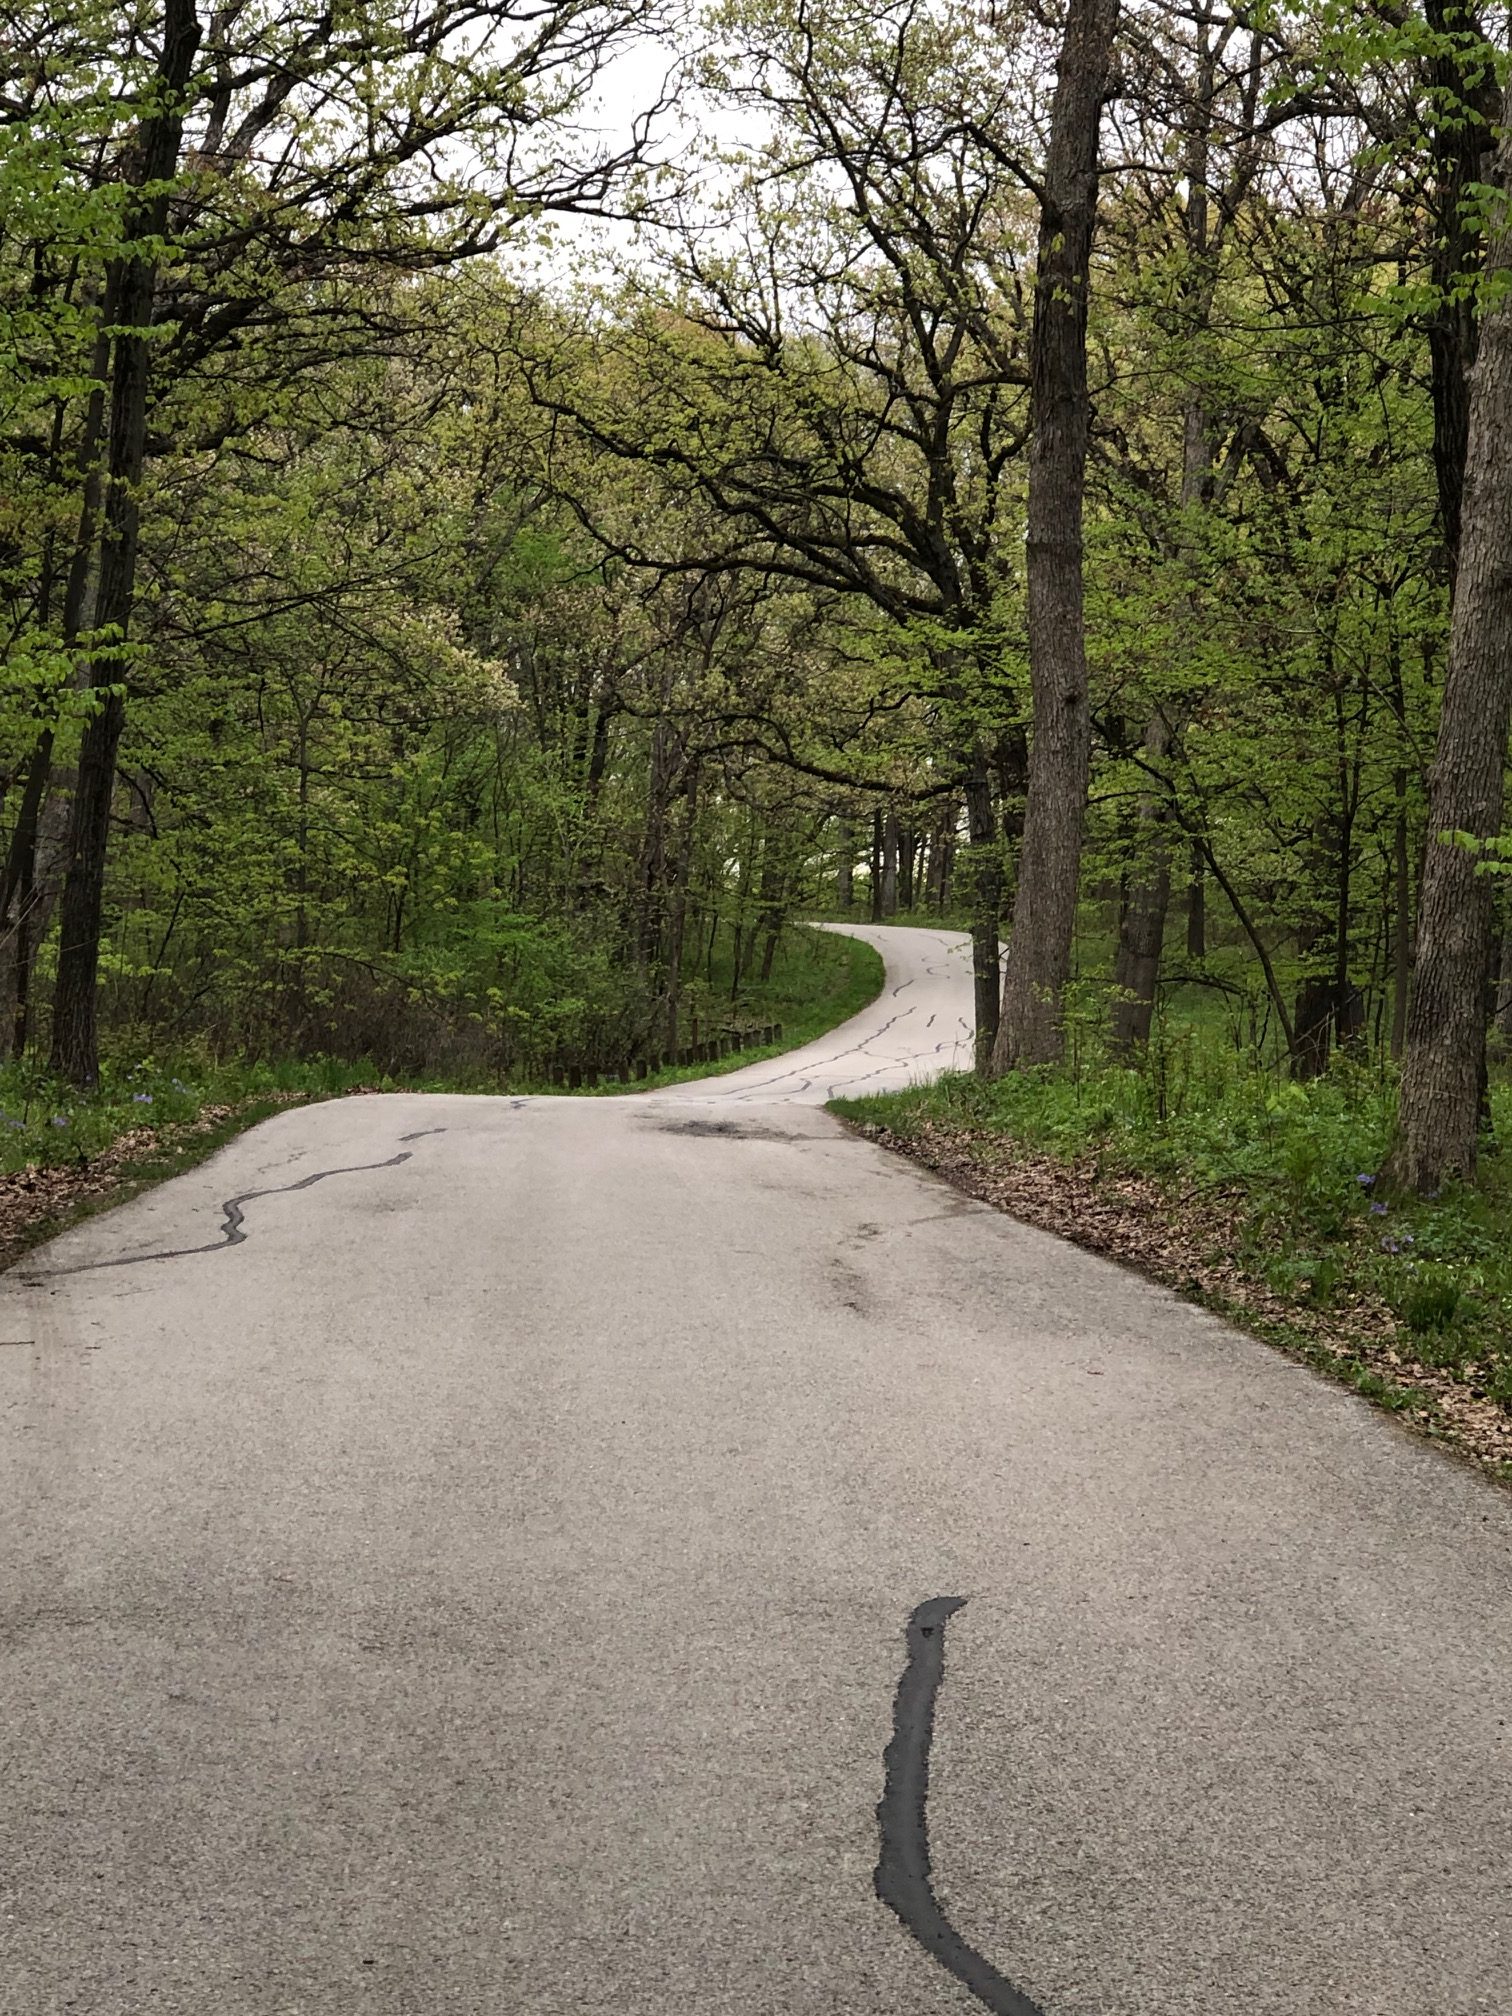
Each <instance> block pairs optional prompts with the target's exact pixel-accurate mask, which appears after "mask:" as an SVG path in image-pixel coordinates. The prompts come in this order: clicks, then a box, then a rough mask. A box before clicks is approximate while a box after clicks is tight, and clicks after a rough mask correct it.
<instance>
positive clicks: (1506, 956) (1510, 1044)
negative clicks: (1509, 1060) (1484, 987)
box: [1495, 923, 1512, 1056]
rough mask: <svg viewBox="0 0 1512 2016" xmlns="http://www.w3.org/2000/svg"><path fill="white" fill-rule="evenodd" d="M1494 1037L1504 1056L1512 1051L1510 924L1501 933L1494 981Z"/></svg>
mask: <svg viewBox="0 0 1512 2016" xmlns="http://www.w3.org/2000/svg"><path fill="white" fill-rule="evenodd" d="M1495 1027H1496V1035H1497V1040H1498V1043H1499V1045H1500V1048H1501V1052H1502V1055H1503V1056H1505V1055H1507V1053H1508V1052H1509V1051H1512V923H1509V924H1508V927H1507V929H1506V930H1505V931H1504V932H1503V933H1502V942H1501V960H1500V963H1499V970H1498V973H1497V980H1496V1022H1495Z"/></svg>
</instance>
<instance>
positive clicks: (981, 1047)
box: [966, 750, 1003, 1077]
mask: <svg viewBox="0 0 1512 2016" xmlns="http://www.w3.org/2000/svg"><path fill="white" fill-rule="evenodd" d="M966 839H967V848H966V863H967V869H966V875H967V889H966V896H967V901H968V902H969V904H970V906H971V990H972V998H973V1002H974V1005H975V1014H976V1039H975V1050H974V1055H975V1065H976V1070H977V1072H978V1074H979V1075H981V1076H984V1077H985V1076H986V1075H987V1073H988V1071H989V1070H990V1069H991V1065H992V1054H993V1045H994V1042H995V1041H996V1038H997V1032H998V1004H999V1001H1000V999H1001V989H1002V985H1003V970H1002V957H1003V955H1002V942H1001V934H1002V915H1003V850H1002V843H1001V841H1000V840H999V838H998V824H997V809H996V807H995V806H994V804H993V801H992V773H991V771H990V770H989V769H988V767H987V758H986V755H985V753H984V752H982V751H981V750H978V752H977V754H976V756H975V757H974V758H973V761H972V764H971V768H970V769H969V770H968V771H967V773H966Z"/></svg>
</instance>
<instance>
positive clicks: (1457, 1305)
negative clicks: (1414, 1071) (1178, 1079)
mask: <svg viewBox="0 0 1512 2016" xmlns="http://www.w3.org/2000/svg"><path fill="white" fill-rule="evenodd" d="M1393 1105H1394V1088H1393V1087H1392V1085H1391V1084H1390V1082H1389V1079H1387V1078H1385V1077H1384V1076H1383V1075H1382V1074H1380V1073H1379V1072H1373V1071H1370V1070H1367V1069H1364V1068H1361V1067H1356V1066H1352V1065H1349V1064H1348V1063H1345V1064H1344V1065H1341V1066H1340V1067H1338V1068H1336V1069H1335V1070H1334V1071H1333V1072H1331V1073H1330V1074H1329V1075H1328V1076H1327V1077H1325V1078H1323V1079H1320V1080H1318V1081H1317V1082H1316V1083H1314V1084H1310V1085H1296V1084H1291V1083H1288V1082H1284V1081H1283V1082H1278V1081H1277V1080H1276V1078H1275V1077H1274V1076H1272V1075H1270V1074H1268V1073H1259V1072H1253V1071H1250V1072H1245V1071H1243V1070H1241V1069H1240V1068H1239V1067H1238V1065H1237V1064H1235V1063H1229V1062H1225V1061H1224V1060H1221V1059H1216V1058H1215V1059H1213V1060H1209V1062H1208V1064H1207V1065H1206V1066H1204V1068H1203V1069H1201V1070H1197V1071H1194V1073H1193V1074H1192V1076H1191V1078H1190V1080H1189V1081H1188V1082H1184V1083H1181V1084H1179V1085H1173V1084H1172V1083H1171V1082H1170V1081H1169V1080H1168V1081H1167V1082H1166V1083H1164V1084H1163V1085H1162V1084H1159V1083H1157V1082H1155V1081H1154V1080H1153V1079H1152V1076H1151V1073H1150V1072H1149V1070H1144V1071H1133V1070H1125V1069H1120V1068H1117V1067H1112V1066H1105V1067H1100V1068H1097V1069H1093V1070H1083V1071H1079V1072H1076V1073H1074V1074H1073V1073H1071V1072H1069V1071H1039V1072H1021V1073H1015V1074H1013V1075H1011V1076H1010V1077H1008V1078H1005V1079H1003V1080H1001V1081H999V1082H998V1083H997V1084H994V1085H990V1086H987V1085H981V1084H979V1083H978V1082H977V1081H976V1080H975V1079H973V1078H970V1077H951V1078H946V1079H942V1080H940V1081H938V1082H937V1083H936V1084H933V1085H930V1086H924V1087H918V1088H915V1089H913V1090H911V1091H908V1092H904V1093H896V1094H889V1095H883V1096H881V1097H877V1098H873V1099H862V1100H840V1101H836V1102H835V1104H834V1106H833V1108H832V1110H833V1111H836V1112H838V1113H839V1114H840V1115H841V1116H842V1117H843V1118H845V1119H846V1120H848V1121H849V1122H850V1123H851V1124H853V1125H855V1126H857V1127H859V1128H861V1129H862V1130H863V1131H864V1132H865V1133H866V1134H867V1135H868V1136H869V1137H870V1138H872V1139H874V1140H877V1141H879V1142H881V1143H882V1144H883V1145H884V1146H887V1147H891V1148H894V1149H897V1150H899V1151H900V1152H902V1153H904V1154H906V1155H909V1156H912V1157H913V1158H914V1159H916V1160H918V1161H919V1162H921V1163H923V1164H924V1165H926V1166H927V1167H929V1168H931V1169H933V1170H935V1171H937V1172H938V1173H939V1174H940V1175H942V1176H944V1177H946V1178H947V1179H948V1180H949V1181H951V1182H953V1183H955V1184H957V1185H958V1186H959V1187H960V1188H962V1189H964V1190H966V1191H968V1192H969V1193H970V1194H972V1195H973V1196H976V1197H979V1198H981V1199H982V1200H983V1201H985V1202H987V1203H989V1204H992V1205H994V1206H996V1207H997V1208H999V1209H1001V1210H1004V1211H1007V1212H1010V1213H1011V1214H1012V1215H1013V1216H1015V1217H1018V1218H1021V1219H1023V1220H1025V1221H1026V1222H1027V1223H1030V1224H1033V1225H1038V1226H1041V1227H1043V1228H1044V1229H1045V1230H1047V1231H1051V1232H1055V1233H1058V1234H1060V1235H1061V1236H1063V1237H1065V1238H1067V1239H1070V1240H1072V1241H1073V1242H1074V1243H1076V1244H1078V1245H1081V1246H1085V1247H1087V1248H1089V1249H1090V1250H1091V1251H1093V1252H1098V1253H1103V1254H1106V1255H1108V1256H1109V1257H1110V1258H1113V1259H1116V1260H1119V1261H1122V1262H1124V1263H1125V1264H1127V1265H1130V1266H1132V1267H1135V1268H1136V1269H1138V1270H1139V1271H1140V1272H1141V1273H1143V1274H1145V1275H1147V1276H1149V1277H1150V1278H1151V1279H1153V1280H1156V1281H1159V1282H1161V1283H1163V1284H1164V1285H1165V1286H1167V1287H1170V1288H1173V1289H1175V1290H1176V1291H1177V1292H1178V1293H1180V1294H1183V1295H1186V1296H1188V1297H1190V1298H1191V1299H1193V1300H1195V1301H1198V1302H1201V1303H1203V1304H1204V1305H1206V1306H1207V1307H1209V1308H1211V1309H1213V1310H1214V1311H1215V1312H1216V1313H1218V1314H1221V1315H1223V1316H1225V1317H1227V1318H1228V1319H1229V1320H1231V1321H1233V1322H1235V1323H1236V1324H1239V1325H1240V1326H1241V1327H1243V1328H1246V1329H1248V1330H1250V1331H1252V1332H1254V1333H1255V1334H1257V1335H1259V1336H1261V1337H1263V1338H1264V1339H1266V1341H1267V1342H1270V1343H1272V1344H1275V1345H1277V1346H1279V1347H1280V1348H1281V1349H1283V1350H1285V1351H1287V1352H1289V1353H1290V1354H1291V1355H1293V1356H1294V1357H1297V1358H1300V1359H1302V1360H1304V1361H1305V1362H1306V1363H1308V1364H1310V1365H1312V1366H1314V1367H1315V1368H1316V1369H1317V1370H1319V1371H1321V1372H1324V1373H1326V1374H1327V1375H1328V1376H1330V1377H1332V1378H1335V1379H1338V1380H1340V1381H1341V1382H1342V1383H1344V1384H1346V1385H1348V1386H1351V1387H1353V1388H1354V1389H1355V1390H1356V1391H1357V1392H1360V1393H1362V1394H1364V1395H1365V1396H1366V1397H1367V1398H1369V1399H1370V1400H1372V1401H1374V1402H1375V1403H1376V1404H1377V1405H1378V1406H1381V1407H1384V1408H1386V1409H1388V1410H1390V1411H1391V1412H1394V1413H1397V1414H1400V1415H1402V1416H1404V1417H1406V1418H1409V1419H1410V1420H1411V1421H1412V1422H1413V1423H1414V1425H1416V1426H1417V1427H1419V1428H1421V1429H1422V1430H1424V1431H1425V1432H1427V1433H1428V1434H1430V1435H1432V1436H1434V1437H1436V1438H1437V1439H1440V1440H1442V1441H1444V1442H1445V1443H1447V1444H1449V1445H1451V1446H1452V1447H1454V1448H1455V1449H1457V1450H1458V1451H1460V1452H1461V1453H1462V1454H1465V1455H1467V1456H1470V1457H1472V1458H1474V1459H1475V1460H1476V1461H1477V1462H1479V1463H1480V1464H1482V1465H1483V1466H1484V1467H1486V1468H1487V1469H1488V1470H1490V1471H1492V1472H1493V1473H1494V1474H1496V1475H1497V1476H1498V1477H1500V1478H1501V1479H1502V1480H1503V1481H1512V1166H1509V1162H1512V1158H1509V1157H1507V1156H1506V1155H1503V1154H1500V1153H1495V1152H1493V1153H1492V1154H1490V1155H1489V1156H1488V1157H1487V1159H1486V1162H1485V1164H1484V1167H1483V1170H1482V1177H1481V1181H1480V1182H1479V1184H1477V1186H1476V1187H1475V1188H1474V1189H1465V1188H1463V1187H1455V1188H1452V1189H1446V1190H1445V1191H1444V1193H1443V1194H1442V1195H1441V1196H1439V1197H1437V1198H1433V1199H1417V1198H1413V1199H1396V1198H1386V1197H1382V1196H1379V1195H1378V1194H1377V1186H1376V1184H1375V1181H1374V1178H1373V1172H1374V1171H1375V1170H1376V1168H1378V1167H1379V1164H1380V1161H1381V1158H1382V1156H1383V1154H1384V1151H1385V1146H1386V1141H1387V1137H1388V1134H1389V1130H1390V1125H1391V1118H1392V1111H1393ZM1494 1105H1495V1107H1496V1109H1497V1119H1498V1123H1499V1125H1498V1134H1499V1136H1500V1137H1501V1138H1507V1130H1508V1129H1509V1128H1512V1088H1508V1087H1501V1088H1499V1089H1498V1091H1497V1093H1496V1095H1495V1098H1494Z"/></svg>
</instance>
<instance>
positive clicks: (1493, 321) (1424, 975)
mask: <svg viewBox="0 0 1512 2016" xmlns="http://www.w3.org/2000/svg"><path fill="white" fill-rule="evenodd" d="M1502 116H1503V120H1504V122H1505V124H1506V125H1507V126H1509V127H1512V87H1509V88H1508V91H1507V93H1506V99H1505V103H1504V106H1503V114H1502ZM1495 182H1496V186H1497V188H1498V189H1499V190H1500V191H1501V192H1502V193H1503V198H1504V200H1505V199H1506V198H1507V197H1509V196H1512V132H1504V136H1503V139H1502V143H1501V146H1500V148H1499V150H1498V153H1497V159H1496V167H1495ZM1487 269H1488V272H1489V273H1490V274H1491V275H1492V276H1493V277H1500V276H1502V275H1505V274H1506V273H1508V272H1509V271H1512V221H1509V220H1508V218H1507V215H1506V212H1505V210H1503V211H1502V213H1501V215H1500V217H1499V218H1498V221H1497V226H1496V230H1495V233H1494V236H1493V237H1492V239H1491V241H1490V246H1489V257H1488V259H1487ZM1492 298H1493V299H1494V298H1495V297H1494V296H1493V297H1492ZM1509 713H1512V296H1508V295H1506V294H1503V295H1502V297H1501V299H1500V300H1499V301H1497V302H1496V305H1495V306H1494V307H1493V308H1492V310H1491V313H1490V314H1489V315H1488V316H1487V318H1486V321H1485V324H1484V326H1483V328H1482V331H1481V342H1480V354H1479V357H1478V359H1477V362H1476V366H1475V371H1474V374H1473V377H1472V383H1471V396H1470V446H1469V455H1468V459H1467V463H1466V471H1465V498H1464V516H1463V522H1462V527H1461V535H1460V554H1459V573H1458V580H1457V583H1456V587H1455V594H1454V616H1453V622H1452V626H1451V632H1450V642H1449V664H1448V669H1447V671H1446V674H1445V678H1444V699H1443V711H1442V713H1441V715H1440V718H1439V736H1438V748H1437V751H1436V753H1435V756H1434V761H1433V768H1432V771H1431V773H1430V776H1429V784H1428V835H1429V839H1428V853H1427V859H1426V860H1425V862H1424V865H1423V886H1422V898H1421V902H1420V904H1419V909H1418V944H1417V965H1416V971H1415V972H1414V975H1413V985H1412V992H1411V996H1410V999H1409V1001H1408V1008H1407V1046H1406V1057H1405V1061H1404V1064H1403V1068H1402V1096H1401V1107H1400V1112H1399V1116H1398V1122H1397V1130H1398V1131H1397V1138H1396V1141H1395V1143H1394V1145H1393V1147H1392V1151H1391V1155H1390V1157H1389V1159H1388V1162H1387V1168H1386V1173H1387V1175H1388V1177H1389V1178H1390V1180H1391V1181H1393V1182H1394V1183H1398V1184H1401V1185H1402V1186H1403V1187H1405V1188H1409V1189H1413V1190H1418V1191H1428V1190H1435V1189H1437V1188H1438V1187H1439V1185H1440V1184H1441V1183H1442V1182H1443V1181H1444V1180H1445V1178H1446V1177H1449V1176H1456V1175H1458V1176H1464V1177H1469V1176H1472V1175H1473V1174H1474V1172H1475V1163H1476V1145H1477V1144H1476V1131H1477V1127H1478V1124H1479V1117H1480V1103H1481V1085H1482V1082H1483V1079H1484V1072H1485V1055H1486V1021H1485V987H1486V979H1487V973H1488V967H1489V957H1490V945H1491V930H1492V922H1493V897H1494V889H1493V884H1492V880H1491V878H1490V877H1489V876H1486V875H1483V874H1480V873H1478V872H1477V870H1478V867H1479V862H1478V860H1477V857H1476V854H1475V853H1474V852H1473V851H1472V850H1471V849H1470V848H1467V847H1465V846H1463V845H1461V844H1459V843H1458V842H1457V841H1456V840H1455V839H1454V838H1452V837H1450V836H1452V835H1456V834H1467V835H1469V836H1470V837H1471V838H1472V839H1474V840H1486V839H1490V838H1491V837H1493V836H1494V835H1495V834H1496V833H1497V832H1498V831H1499V830H1500V826H1501V813H1502V779H1503V771H1504V769H1505V765H1506V756H1507V725H1508V717H1509Z"/></svg>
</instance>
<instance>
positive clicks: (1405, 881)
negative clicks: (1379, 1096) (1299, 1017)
mask: <svg viewBox="0 0 1512 2016" xmlns="http://www.w3.org/2000/svg"><path fill="white" fill-rule="evenodd" d="M1396 800H1397V814H1396V830H1395V832H1394V833H1393V835H1392V842H1391V879H1392V887H1393V891H1394V902H1393V915H1392V924H1391V1054H1392V1056H1393V1057H1394V1058H1396V1059H1398V1060H1400V1058H1401V1055H1402V1049H1403V1046H1404V1044H1405V1043H1406V1040H1407V995H1408V991H1409V988H1410V985H1411V980H1412V868H1411V864H1410V862H1409V861H1408V857H1407V772H1406V771H1405V770H1398V771H1397V773H1396Z"/></svg>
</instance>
